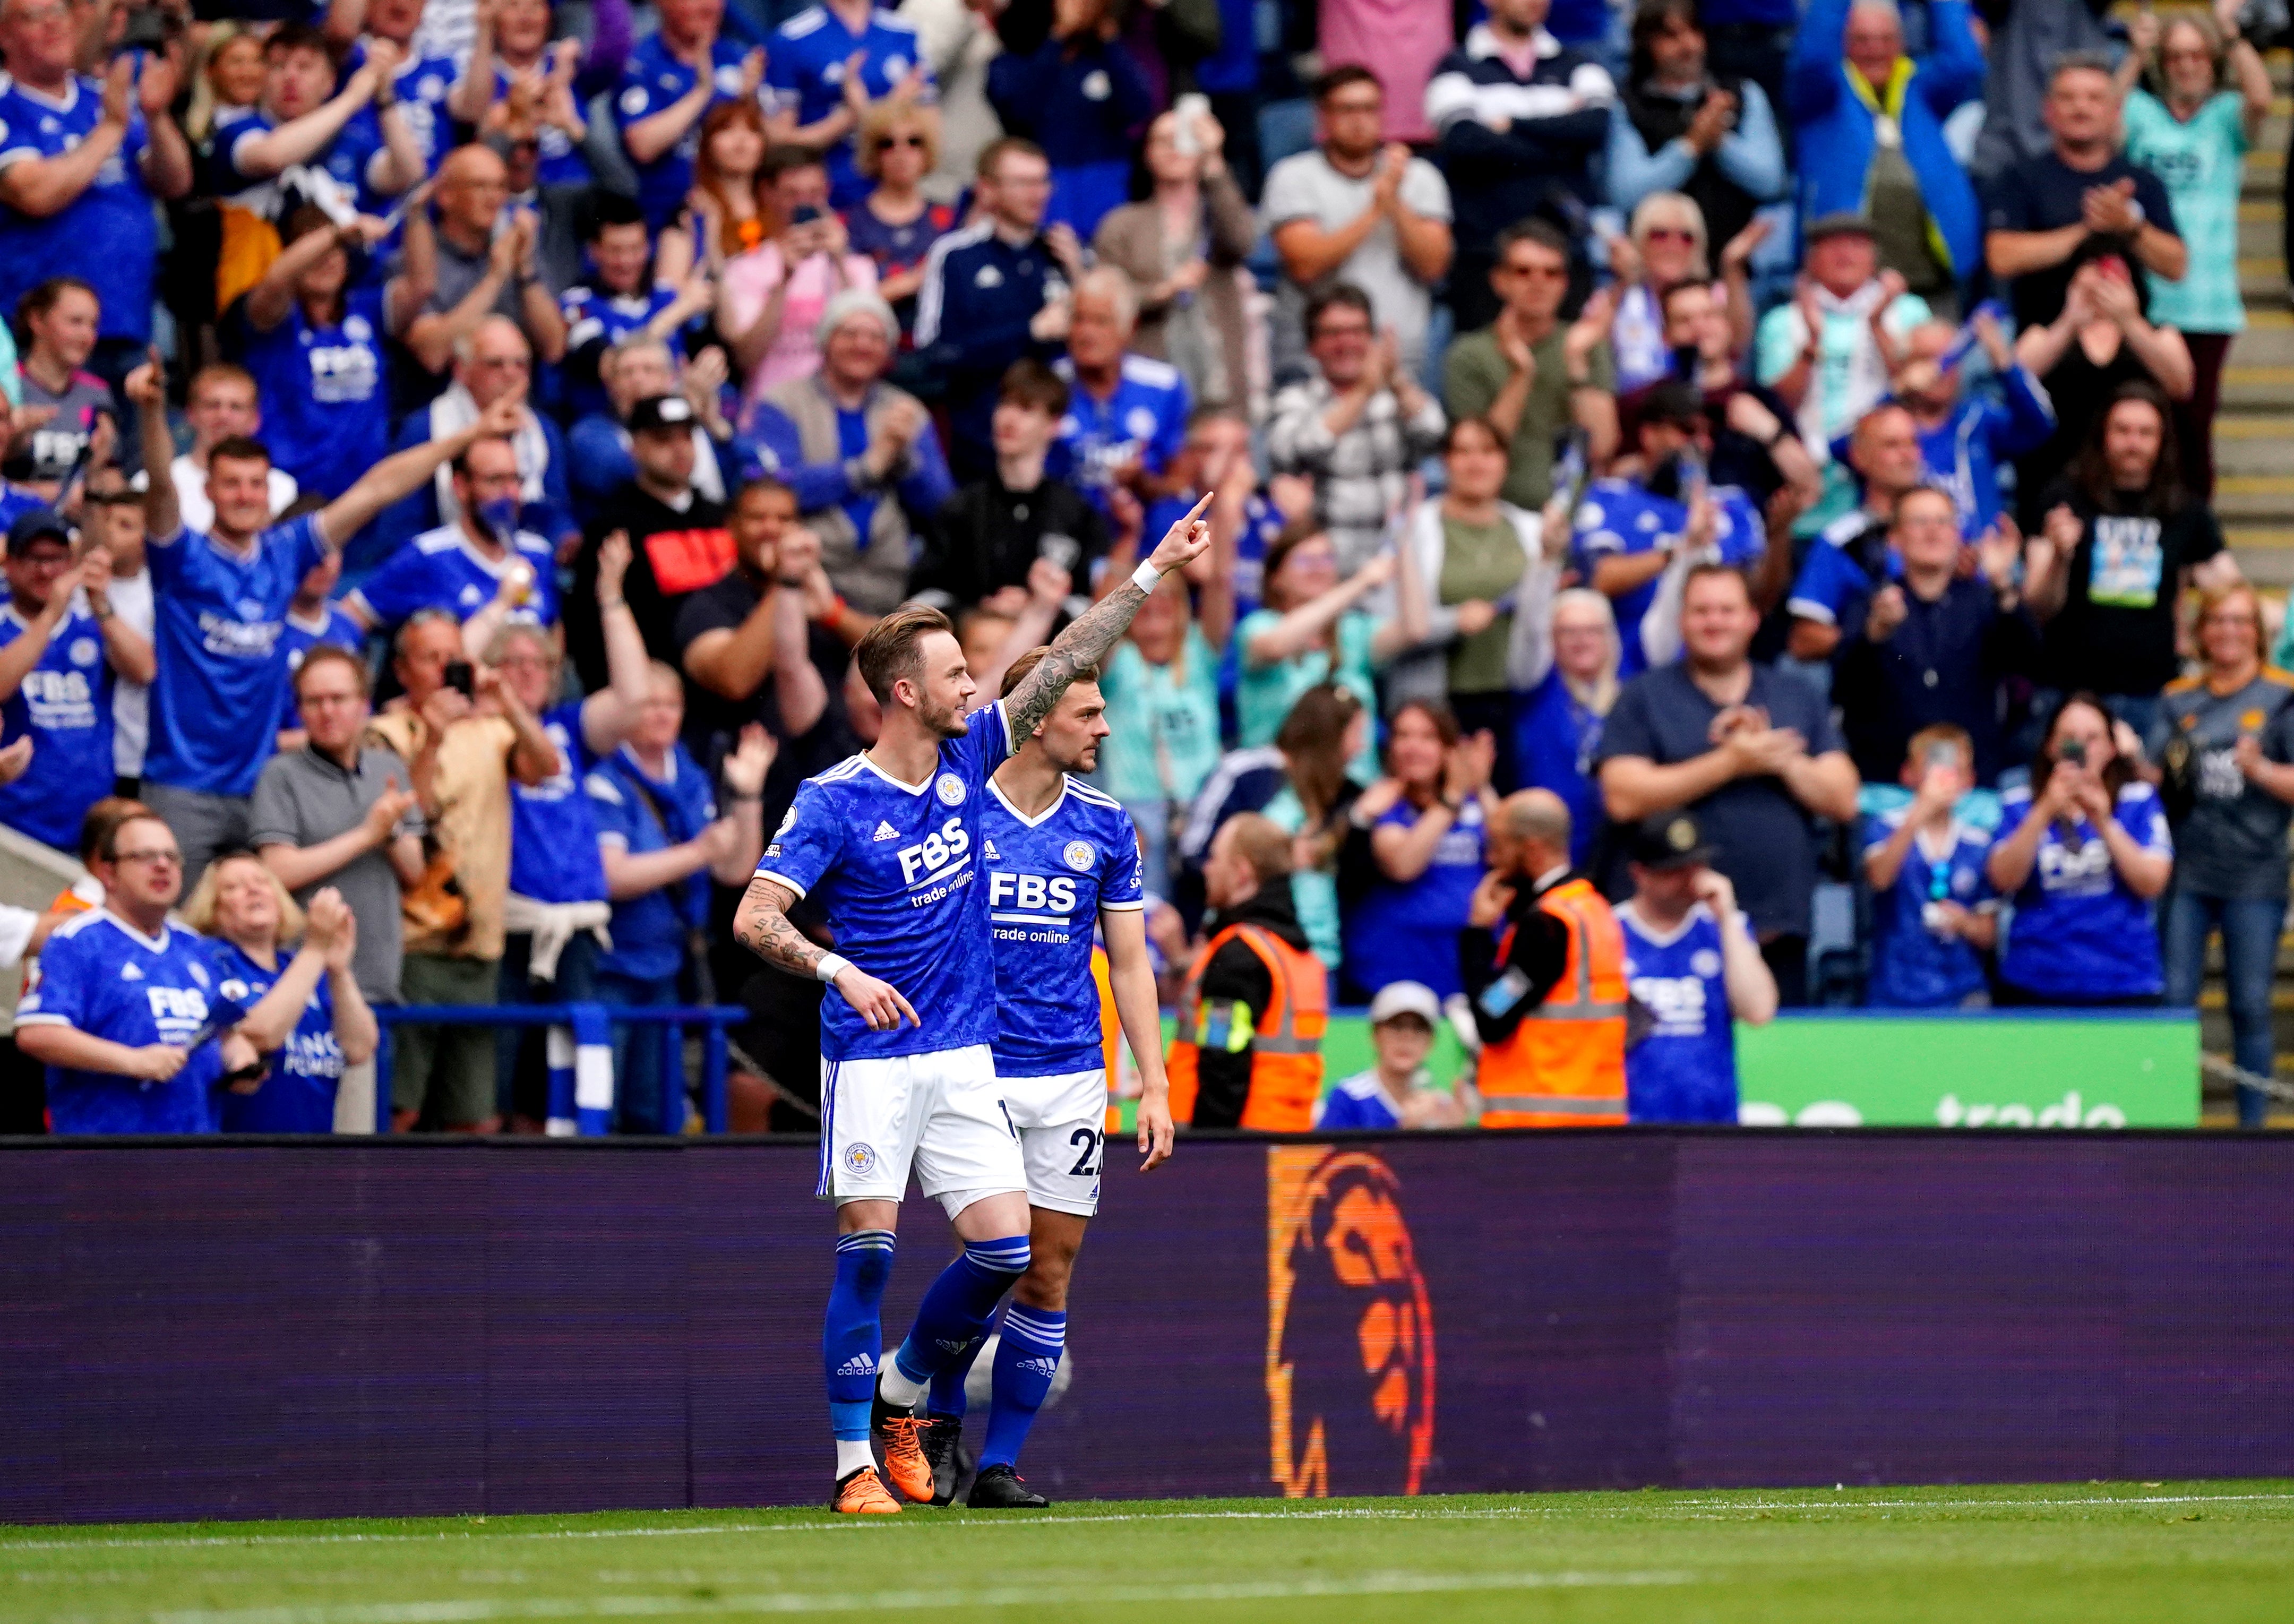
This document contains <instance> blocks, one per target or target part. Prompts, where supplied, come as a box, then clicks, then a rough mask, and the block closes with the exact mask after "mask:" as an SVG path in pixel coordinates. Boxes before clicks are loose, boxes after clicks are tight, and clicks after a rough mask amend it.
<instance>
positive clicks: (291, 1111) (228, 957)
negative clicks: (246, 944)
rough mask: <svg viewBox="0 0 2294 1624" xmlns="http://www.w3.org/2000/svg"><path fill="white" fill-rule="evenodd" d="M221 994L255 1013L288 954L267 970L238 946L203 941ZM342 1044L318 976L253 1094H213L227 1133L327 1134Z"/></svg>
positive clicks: (339, 1076) (339, 1075) (330, 1130)
mask: <svg viewBox="0 0 2294 1624" xmlns="http://www.w3.org/2000/svg"><path fill="white" fill-rule="evenodd" d="M207 948H208V951H209V952H210V953H211V954H213V955H214V959H215V972H216V981H217V984H218V986H219V987H220V990H221V991H222V993H223V995H224V997H226V998H228V999H230V1000H231V1001H232V1003H236V1004H238V1005H239V1006H240V1008H241V1009H248V1010H251V1009H253V1008H254V1007H255V1006H256V1003H259V1002H260V1001H261V1000H262V998H263V996H264V994H266V993H268V992H269V991H270V990H271V988H272V987H273V984H274V983H276V982H277V981H278V979H279V975H280V971H281V970H285V969H286V968H287V959H288V954H287V953H286V952H285V951H284V950H283V949H282V950H281V953H280V954H279V969H278V970H265V969H264V968H263V966H262V965H260V964H258V963H256V962H255V961H254V960H253V959H251V958H249V957H248V956H247V954H245V953H243V952H241V951H240V947H239V946H238V944H236V943H234V942H227V941H224V940H223V939H222V938H216V939H214V940H211V941H210V942H208V943H207ZM345 1063H346V1062H345V1060H344V1058H343V1046H342V1044H341V1043H338V1041H337V1040H336V1038H335V995H334V993H333V991H332V990H331V989H330V988H329V987H328V986H327V978H326V977H325V976H321V977H320V978H319V985H318V986H316V987H313V988H312V989H311V995H310V997H309V998H307V999H306V1000H305V1001H304V1004H303V1018H302V1019H300V1020H298V1021H297V1022H296V1023H295V1029H294V1030H293V1031H292V1032H289V1034H288V1035H287V1042H286V1044H285V1046H284V1047H282V1048H281V1050H280V1051H279V1052H278V1053H276V1054H274V1055H273V1056H272V1057H271V1069H270V1070H269V1071H268V1072H267V1073H265V1074H264V1078H263V1082H262V1084H261V1086H259V1087H258V1088H256V1091H255V1092H253V1093H251V1094H238V1093H233V1092H231V1091H230V1090H229V1089H227V1088H225V1089H218V1090H217V1091H216V1096H215V1100H216V1109H217V1111H218V1113H219V1114H220V1116H221V1117H222V1119H223V1131H224V1133H333V1132H334V1131H335V1090H336V1089H337V1088H338V1087H340V1086H341V1084H342V1080H343V1067H344V1065H345Z"/></svg>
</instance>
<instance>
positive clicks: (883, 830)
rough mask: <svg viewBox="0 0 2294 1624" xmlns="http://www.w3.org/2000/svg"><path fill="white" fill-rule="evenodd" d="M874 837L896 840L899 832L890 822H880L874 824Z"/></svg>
mask: <svg viewBox="0 0 2294 1624" xmlns="http://www.w3.org/2000/svg"><path fill="white" fill-rule="evenodd" d="M874 838H875V839H877V840H899V838H900V832H899V830H897V829H895V828H893V827H892V825H891V824H883V823H880V824H877V825H876V833H875V837H874Z"/></svg>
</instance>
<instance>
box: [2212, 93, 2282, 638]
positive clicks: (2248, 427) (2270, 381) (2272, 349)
mask: <svg viewBox="0 0 2294 1624" xmlns="http://www.w3.org/2000/svg"><path fill="white" fill-rule="evenodd" d="M2270 72H2271V77H2272V80H2273V82H2274V83H2275V84H2276V85H2277V86H2278V95H2277V98H2276V100H2275V102H2274V103H2273V104H2272V107H2271V110H2270V118H2269V119H2268V121H2267V122H2266V124H2265V125H2264V126H2263V131H2262V140H2261V142H2259V143H2258V145H2257V147H2256V149H2255V150H2254V151H2253V152H2252V153H2250V154H2249V156H2248V158H2247V163H2246V185H2245V195H2244V197H2243V198H2242V199H2241V202H2240V205H2239V233H2238V236H2239V243H2238V252H2239V260H2238V272H2239V286H2240V288H2241V291H2242V293H2243V294H2244V296H2245V299H2246V313H2247V330H2246V331H2245V333H2244V334H2242V335H2241V337H2240V338H2239V340H2238V342H2237V343H2236V344H2235V345H2232V346H2231V353H2230V362H2229V365H2228V366H2227V367H2226V368H2225V370H2224V374H2223V403H2222V412H2221V415H2220V416H2219V417H2218V418H2217V419H2216V420H2215V459H2216V467H2217V486H2216V491H2215V511H2216V514H2217V516H2218V517H2219V518H2220V519H2221V521H2222V524H2223V530H2224V533H2225V536H2226V537H2227V539H2228V540H2229V541H2230V544H2231V548H2232V550H2233V552H2234V553H2235V554H2236V555H2237V556H2238V561H2239V564H2240V566H2241V568H2243V569H2244V570H2245V572H2246V573H2247V578H2248V579H2249V580H2250V581H2255V582H2256V583H2257V584H2258V585H2260V586H2263V587H2266V588H2268V589H2272V590H2273V592H2274V594H2279V595H2282V594H2283V593H2285V591H2286V590H2287V589H2289V588H2290V587H2294V308H2290V306H2289V304H2288V299H2287V278H2286V268H2285V263H2284V257H2283V250H2282V246H2281V242H2280V237H2281V234H2282V226H2281V223H2282V220H2283V219H2284V207H2283V203H2282V196H2281V194H2282V189H2283V186H2284V182H2285V176H2286V147H2287V138H2288V134H2289V130H2290V125H2294V119H2290V113H2294V100H2290V98H2289V96H2288V94H2287V88H2288V85H2289V83H2290V80H2294V54H2290V53H2287V52H2283V51H2274V52H2273V53H2271V57H2270Z"/></svg>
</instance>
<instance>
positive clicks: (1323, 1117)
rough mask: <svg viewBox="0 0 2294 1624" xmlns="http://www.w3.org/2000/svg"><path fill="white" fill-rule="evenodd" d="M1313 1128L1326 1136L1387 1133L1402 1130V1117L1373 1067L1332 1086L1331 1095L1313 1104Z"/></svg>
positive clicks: (1324, 1096) (1340, 1079)
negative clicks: (1329, 1134) (1397, 1129)
mask: <svg viewBox="0 0 2294 1624" xmlns="http://www.w3.org/2000/svg"><path fill="white" fill-rule="evenodd" d="M1314 1125H1315V1126H1316V1127H1317V1128H1320V1129H1321V1130H1322V1132H1324V1133H1391V1132H1392V1131H1393V1130H1395V1129H1396V1128H1398V1127H1400V1126H1401V1125H1402V1118H1401V1117H1399V1116H1398V1115H1396V1114H1395V1108H1394V1102H1393V1101H1392V1100H1389V1099H1387V1094H1386V1089H1385V1087H1384V1085H1383V1084H1380V1083H1379V1080H1378V1069H1377V1068H1375V1067H1372V1068H1371V1069H1370V1070H1368V1071H1358V1072H1356V1073H1354V1076H1351V1077H1340V1078H1339V1079H1338V1081H1337V1082H1335V1083H1333V1084H1330V1092H1328V1093H1326V1094H1324V1095H1323V1096H1322V1098H1321V1099H1319V1100H1315V1101H1314Z"/></svg>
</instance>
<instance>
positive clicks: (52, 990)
mask: <svg viewBox="0 0 2294 1624" xmlns="http://www.w3.org/2000/svg"><path fill="white" fill-rule="evenodd" d="M216 997H217V988H216V975H215V973H214V970H213V968H212V962H211V960H210V959H209V958H208V944H207V942H206V941H205V940H203V939H202V938H199V937H198V936H196V935H194V934H192V933H191V931H189V930H183V928H182V927H181V926H178V925H162V926H160V927H159V935H158V936H156V937H150V936H145V935H144V934H143V933H142V931H140V930H136V929H135V928H134V926H133V925H130V924H129V923H127V922H126V921H125V920H123V919H121V918H119V917H118V915H117V914H113V913H112V912H111V910H110V909H109V908H96V909H93V910H91V911H90V912H88V913H85V914H74V915H73V916H72V917H71V918H69V919H68V920H66V921H65V922H63V923H62V924H61V925H58V926H57V927H56V929H55V933H54V934H53V936H51V937H49V938H48V945H47V946H45V947H43V948H42V949H41V950H40V962H39V967H38V969H37V971H36V972H35V973H34V975H33V976H32V978H31V990H30V991H28V992H27V993H26V994H25V995H24V998H23V1002H21V1003H19V1004H17V1006H16V1024H17V1025H18V1026H19V1027H36V1026H55V1027H71V1028H72V1029H73V1030H74V1031H76V1032H85V1033H86V1034H87V1035H89V1036H91V1037H101V1038H105V1039H108V1040H110V1042H112V1043H125V1044H126V1045H127V1046H128V1047H129V1048H131V1049H142V1048H146V1047H148V1046H149V1045H150V1044H152V1043H173V1044H175V1045H177V1046H179V1047H180V1046H182V1045H183V1044H185V1043H190V1042H191V1039H192V1038H193V1037H195V1036H196V1035H198V1034H199V1030H200V1028H201V1027H204V1026H205V1025H206V1024H207V1017H208V1015H209V1013H210V1012H211V1011H214V1010H215V1009H216ZM222 1075H223V1056H222V1053H221V1052H220V1051H219V1050H218V1049H217V1048H216V1045H215V1043H212V1042H209V1043H201V1044H200V1045H199V1048H197V1049H196V1050H194V1051H192V1052H191V1059H190V1060H188V1061H186V1062H185V1063H184V1066H183V1069H182V1070H181V1071H179V1072H177V1073H176V1074H175V1076H173V1077H171V1078H169V1079H168V1080H167V1082H165V1083H146V1082H143V1081H142V1080H140V1079H138V1078H134V1077H123V1076H118V1075H116V1074H114V1073H111V1072H104V1071H77V1070H74V1069H71V1068H68V1067H62V1066H51V1067H49V1068H48V1122H49V1125H50V1126H51V1127H52V1128H53V1130H54V1131H55V1132H56V1133H214V1132H215V1128H216V1122H215V1108H214V1104H213V1102H212V1101H211V1100H210V1099H209V1098H208V1093H209V1091H210V1090H211V1089H212V1088H213V1087H214V1086H215V1083H216V1079H217V1078H218V1077H220V1076H222Z"/></svg>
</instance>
